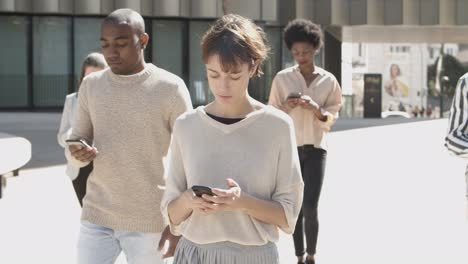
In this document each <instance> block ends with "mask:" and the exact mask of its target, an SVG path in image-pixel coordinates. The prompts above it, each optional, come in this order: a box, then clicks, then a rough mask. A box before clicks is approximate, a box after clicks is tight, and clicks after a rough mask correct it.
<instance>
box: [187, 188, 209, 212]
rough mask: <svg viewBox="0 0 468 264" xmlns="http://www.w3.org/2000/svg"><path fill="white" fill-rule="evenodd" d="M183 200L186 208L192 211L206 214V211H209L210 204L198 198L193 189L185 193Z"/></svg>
mask: <svg viewBox="0 0 468 264" xmlns="http://www.w3.org/2000/svg"><path fill="white" fill-rule="evenodd" d="M182 199H183V201H184V203H185V206H186V207H187V208H189V209H191V210H192V211H199V212H203V213H204V212H205V211H206V209H209V208H208V207H207V204H208V203H209V202H208V201H206V200H205V199H203V198H200V197H198V196H196V195H195V193H194V192H193V191H192V189H188V190H187V191H185V192H183V193H182Z"/></svg>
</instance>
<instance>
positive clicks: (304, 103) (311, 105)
mask: <svg viewBox="0 0 468 264" xmlns="http://www.w3.org/2000/svg"><path fill="white" fill-rule="evenodd" d="M299 105H300V106H301V107H302V108H305V109H309V110H313V111H318V110H319V109H320V106H319V105H318V104H317V103H316V102H315V101H314V100H312V98H310V96H308V95H303V96H301V98H300V99H299Z"/></svg>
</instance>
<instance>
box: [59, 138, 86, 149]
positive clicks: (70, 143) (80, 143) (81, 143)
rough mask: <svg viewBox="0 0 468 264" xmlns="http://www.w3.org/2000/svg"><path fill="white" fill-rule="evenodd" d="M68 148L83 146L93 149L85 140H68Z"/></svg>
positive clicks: (66, 141)
mask: <svg viewBox="0 0 468 264" xmlns="http://www.w3.org/2000/svg"><path fill="white" fill-rule="evenodd" d="M65 143H67V145H68V146H81V147H82V148H91V146H90V145H88V143H86V141H84V140H83V139H67V140H65Z"/></svg>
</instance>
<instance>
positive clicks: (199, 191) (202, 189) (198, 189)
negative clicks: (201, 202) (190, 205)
mask: <svg viewBox="0 0 468 264" xmlns="http://www.w3.org/2000/svg"><path fill="white" fill-rule="evenodd" d="M192 191H193V192H194V193H195V195H196V196H198V197H201V196H202V195H203V194H206V195H210V196H214V193H213V192H212V191H211V188H210V187H206V186H201V185H194V186H192Z"/></svg>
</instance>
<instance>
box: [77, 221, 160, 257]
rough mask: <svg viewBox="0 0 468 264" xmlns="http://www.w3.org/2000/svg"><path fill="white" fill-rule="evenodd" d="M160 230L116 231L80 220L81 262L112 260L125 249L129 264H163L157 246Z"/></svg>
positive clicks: (79, 247)
mask: <svg viewBox="0 0 468 264" xmlns="http://www.w3.org/2000/svg"><path fill="white" fill-rule="evenodd" d="M160 238H161V233H137V232H126V231H114V230H112V229H110V228H106V227H103V226H100V225H95V224H93V223H90V222H88V221H82V222H81V228H80V235H79V240H78V264H113V263H114V262H115V260H116V259H117V257H118V256H119V254H120V252H121V251H123V252H124V253H125V255H126V257H127V262H128V263H129V264H150V263H151V264H163V263H164V262H163V259H162V253H161V252H160V251H159V250H158V244H159V239H160Z"/></svg>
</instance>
